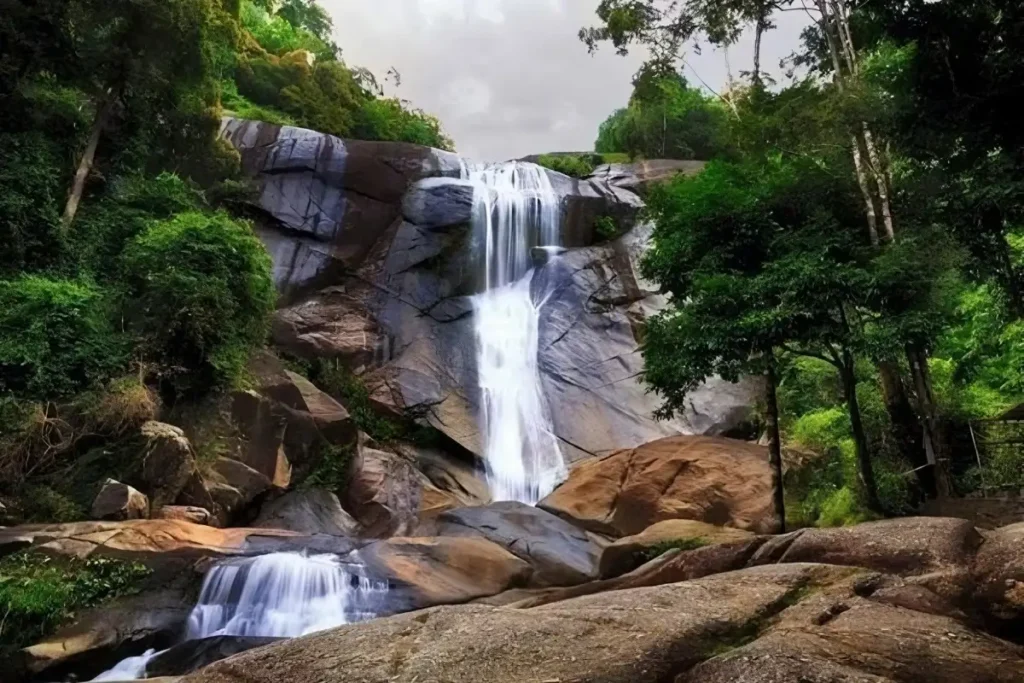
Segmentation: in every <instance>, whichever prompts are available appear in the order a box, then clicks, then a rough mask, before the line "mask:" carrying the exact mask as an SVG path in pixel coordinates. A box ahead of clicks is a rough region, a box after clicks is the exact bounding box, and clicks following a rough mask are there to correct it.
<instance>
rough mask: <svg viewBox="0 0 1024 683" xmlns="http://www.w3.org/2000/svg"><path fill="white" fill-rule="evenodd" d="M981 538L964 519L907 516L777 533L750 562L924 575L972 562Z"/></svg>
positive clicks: (962, 566) (953, 568)
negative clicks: (830, 527)
mask: <svg viewBox="0 0 1024 683" xmlns="http://www.w3.org/2000/svg"><path fill="white" fill-rule="evenodd" d="M981 541H982V537H981V536H980V535H979V534H978V532H977V531H976V530H975V528H974V526H973V525H972V524H971V523H970V522H968V521H966V520H963V519H944V518H941V517H906V518H902V519H886V520H882V521H879V522H868V523H866V524H858V525H857V526H851V527H842V528H838V529H801V530H799V531H794V532H792V533H790V534H785V535H783V536H777V537H775V538H772V539H770V540H769V541H768V542H767V543H765V544H764V545H762V546H761V548H760V549H759V550H758V552H757V554H756V555H755V556H754V557H753V558H752V559H751V564H755V565H757V564H767V563H771V562H822V563H826V564H841V565H848V566H852V567H864V568H866V569H874V570H876V571H882V572H887V573H890V574H896V575H899V576H922V575H928V574H935V573H939V572H947V571H951V570H958V569H963V568H966V567H968V566H970V564H971V561H972V558H973V556H974V552H975V550H977V548H978V546H979V545H980V544H981Z"/></svg>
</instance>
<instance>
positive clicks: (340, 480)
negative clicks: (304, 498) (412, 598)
mask: <svg viewBox="0 0 1024 683" xmlns="http://www.w3.org/2000/svg"><path fill="white" fill-rule="evenodd" d="M354 452H355V449H354V447H352V446H335V445H333V444H327V443H324V444H321V445H320V448H319V455H318V462H317V466H316V467H315V468H314V470H313V472H312V473H310V475H309V476H308V477H307V478H306V479H305V481H303V482H302V488H305V489H324V490H326V491H333V492H334V493H338V494H340V493H342V492H344V491H345V489H346V488H347V486H348V481H349V474H350V472H349V469H350V465H351V463H352V457H353V455H354Z"/></svg>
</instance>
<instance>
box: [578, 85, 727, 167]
mask: <svg viewBox="0 0 1024 683" xmlns="http://www.w3.org/2000/svg"><path fill="white" fill-rule="evenodd" d="M727 124H728V114H727V112H726V110H725V109H724V108H723V107H722V105H721V103H719V102H717V101H715V100H712V99H711V98H709V97H708V96H706V95H705V94H704V93H702V92H701V91H700V90H697V89H694V88H690V87H689V86H688V85H687V83H686V81H685V80H683V79H682V78H680V77H677V76H672V77H667V78H661V79H657V80H656V82H655V83H654V84H645V83H643V82H639V81H638V82H637V84H636V88H635V90H634V92H633V97H632V98H631V99H630V102H629V106H628V107H626V108H625V109H619V110H618V111H616V112H615V113H614V114H612V115H611V116H610V117H609V118H608V119H607V120H606V121H605V122H604V123H602V124H601V128H600V130H599V132H598V136H597V142H596V143H595V145H594V149H596V150H597V152H599V153H616V152H617V153H625V154H628V155H629V157H631V158H636V157H643V158H647V159H712V158H715V157H718V156H722V155H724V154H727V153H728V151H729V149H728V148H729V145H728V140H727V132H728V125H727Z"/></svg>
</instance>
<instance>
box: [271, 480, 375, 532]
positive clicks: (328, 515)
mask: <svg viewBox="0 0 1024 683" xmlns="http://www.w3.org/2000/svg"><path fill="white" fill-rule="evenodd" d="M252 526H253V527H256V528H269V529H287V530H288V531H297V532H300V533H304V534H311V535H313V534H327V535H330V536H354V535H356V533H357V532H358V531H359V524H358V523H357V522H356V521H355V520H354V519H352V517H351V516H349V514H348V513H347V512H345V511H344V510H343V509H342V507H341V503H340V502H339V501H338V497H337V496H336V495H334V494H333V493H331V492H330V491H324V490H322V489H306V490H300V491H291V492H289V493H286V494H284V495H283V496H281V497H280V498H276V499H274V500H272V501H270V502H268V503H265V504H264V505H263V507H262V508H260V514H259V516H258V517H257V518H256V521H255V522H253V524H252Z"/></svg>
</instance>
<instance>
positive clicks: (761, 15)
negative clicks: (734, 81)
mask: <svg viewBox="0 0 1024 683" xmlns="http://www.w3.org/2000/svg"><path fill="white" fill-rule="evenodd" d="M766 12H767V8H765V7H764V6H763V5H762V6H761V7H760V8H759V9H758V16H757V26H756V27H755V29H754V78H753V82H754V86H755V87H760V85H761V39H762V38H763V37H764V26H765V13H766Z"/></svg>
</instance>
